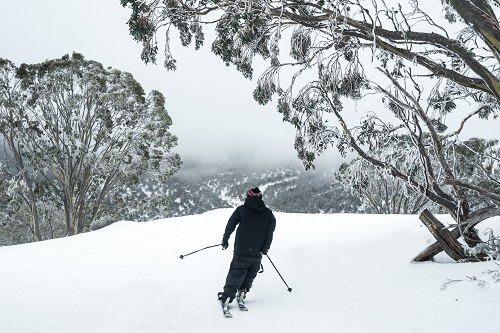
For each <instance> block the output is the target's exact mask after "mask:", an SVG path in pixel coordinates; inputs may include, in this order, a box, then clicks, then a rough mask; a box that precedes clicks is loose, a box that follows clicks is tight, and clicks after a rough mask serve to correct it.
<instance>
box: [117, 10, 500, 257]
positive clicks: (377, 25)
mask: <svg viewBox="0 0 500 333" xmlns="http://www.w3.org/2000/svg"><path fill="white" fill-rule="evenodd" d="M120 3H121V4H122V6H124V7H128V8H130V9H131V16H130V20H129V21H128V24H129V29H130V34H131V36H132V37H133V38H134V39H135V40H136V41H138V42H139V43H141V44H142V45H143V51H142V53H141V57H142V59H143V60H144V61H145V62H153V63H154V62H156V61H157V55H158V54H157V53H158V44H157V36H158V35H160V34H161V35H160V36H162V35H163V33H166V40H165V43H166V46H165V51H164V54H165V59H164V65H165V67H166V68H167V69H169V70H175V69H176V60H175V57H174V53H173V52H172V50H171V48H170V35H171V33H172V32H173V31H177V32H178V33H179V36H180V41H181V43H182V45H184V46H188V45H190V44H191V43H193V41H194V45H195V48H199V47H200V46H201V45H202V44H203V42H204V40H205V35H204V32H203V27H204V26H213V27H214V28H215V38H214V40H213V41H212V45H211V48H212V51H213V53H215V54H216V55H218V56H220V57H221V59H222V60H223V61H224V62H225V63H226V64H227V65H228V66H230V65H233V66H234V67H235V68H236V69H237V70H238V71H240V72H241V73H242V74H243V75H244V76H245V77H247V78H252V77H253V74H254V67H255V66H254V59H255V58H256V57H260V58H262V59H263V60H264V61H265V62H266V63H267V69H264V70H262V71H261V72H260V73H259V78H258V80H257V86H256V88H255V90H254V91H253V96H254V98H255V100H256V101H258V102H259V103H261V104H266V103H269V102H272V101H273V100H274V101H275V102H277V110H278V112H280V113H281V114H282V115H283V120H284V121H286V122H289V123H291V124H292V125H293V126H294V127H295V128H296V130H297V135H296V138H295V143H294V145H295V148H296V150H297V153H298V157H299V158H300V159H301V160H302V161H303V163H304V165H305V167H306V168H311V167H314V161H315V158H316V156H318V155H319V154H322V153H323V152H324V151H325V150H326V149H327V148H328V147H332V146H333V147H336V148H337V149H338V150H339V151H340V152H341V153H342V154H347V153H348V152H354V153H355V154H356V155H357V156H358V157H359V159H360V160H362V161H363V168H371V169H377V170H378V171H379V172H382V174H383V175H386V176H388V177H392V178H393V179H394V180H395V181H397V182H398V183H400V184H404V186H405V189H407V190H408V191H412V192H413V193H414V195H413V198H418V197H420V196H423V197H424V198H425V200H426V201H428V202H429V203H431V204H433V205H437V206H439V207H440V209H441V210H443V211H446V212H448V213H449V214H450V215H451V216H452V217H453V218H454V219H455V221H456V222H457V226H458V227H457V228H455V229H454V230H452V235H453V237H455V238H458V237H460V236H463V239H464V240H465V242H466V243H467V245H466V246H468V247H470V248H472V247H475V246H476V245H477V244H478V243H479V242H481V240H480V239H479V237H478V235H477V232H476V231H475V229H474V226H476V225H477V223H480V222H481V221H483V220H484V219H486V218H489V217H492V216H497V215H499V214H500V196H499V195H500V193H499V192H498V182H499V178H498V172H496V171H495V172H490V171H489V170H490V169H487V168H485V167H484V165H485V163H487V162H486V160H488V159H490V160H491V161H493V162H492V163H493V164H492V168H493V169H495V170H497V169H498V158H497V157H493V156H490V157H485V156H482V155H481V154H480V153H479V152H475V153H474V154H476V156H477V158H475V159H474V160H475V164H474V165H475V167H477V166H479V165H482V166H483V168H480V167H478V168H476V169H475V171H474V173H475V176H476V177H474V178H470V177H466V176H465V174H463V173H461V172H459V170H458V168H462V166H460V165H459V163H457V162H458V161H459V159H457V156H458V155H457V154H456V152H459V151H460V150H461V149H465V150H468V151H469V152H471V153H473V152H474V150H473V149H469V148H468V147H466V145H465V144H464V141H466V140H467V139H468V138H467V137H464V129H467V128H468V127H470V126H471V125H469V124H470V123H471V122H473V121H480V120H482V121H484V122H485V121H487V120H488V121H493V120H494V119H496V118H497V117H498V114H499V106H500V104H499V100H500V81H499V69H500V66H499V65H500V63H499V59H500V25H499V24H498V19H497V15H498V13H497V12H498V6H499V5H498V2H497V1H489V0H441V1H438V0H434V1H416V0H409V1H404V2H403V1H397V0H381V1H371V0H331V1H327V0H324V1H323V0H320V1H302V0H280V1H274V0H233V1H219V0H185V1H182V0H120ZM161 38H163V37H161ZM282 50H285V51H284V52H283V51H282ZM352 101H355V102H356V104H354V103H352ZM347 103H350V104H349V105H356V107H349V108H345V107H344V106H345V105H347ZM402 137H405V138H406V139H405V140H406V141H407V144H406V143H405V144H404V145H401V144H398V142H400V141H401V138H402ZM463 161H464V162H465V163H468V162H467V160H463ZM376 179H377V178H372V177H367V181H369V182H375V181H376ZM472 201H474V204H472ZM417 207H418V205H417ZM441 249H442V246H441V245H440V244H439V243H436V244H433V245H432V246H431V247H429V248H428V249H427V251H424V252H426V255H424V256H421V257H420V260H426V259H430V258H432V256H433V255H434V254H436V253H438V252H439V251H440V250H441Z"/></svg>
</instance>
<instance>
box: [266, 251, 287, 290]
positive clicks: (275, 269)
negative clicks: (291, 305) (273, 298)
mask: <svg viewBox="0 0 500 333" xmlns="http://www.w3.org/2000/svg"><path fill="white" fill-rule="evenodd" d="M266 257H267V259H269V261H270V262H271V265H273V267H274V269H275V270H276V272H278V275H279V276H280V278H281V280H283V283H285V286H286V287H287V288H288V289H287V290H288V291H289V292H292V288H290V287H289V286H288V284H286V282H285V279H283V277H282V276H281V273H280V271H278V269H277V268H276V266H275V265H274V263H273V261H272V260H271V258H270V257H269V255H267V254H266Z"/></svg>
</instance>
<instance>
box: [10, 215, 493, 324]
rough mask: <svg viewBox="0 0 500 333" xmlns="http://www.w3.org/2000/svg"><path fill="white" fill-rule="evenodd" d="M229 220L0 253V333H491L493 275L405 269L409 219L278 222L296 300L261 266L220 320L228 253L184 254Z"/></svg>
mask: <svg viewBox="0 0 500 333" xmlns="http://www.w3.org/2000/svg"><path fill="white" fill-rule="evenodd" d="M231 212H232V210H231V209H221V210H215V211H211V212H208V213H205V214H202V215H196V216H186V217H179V218H171V219H165V220H158V221H154V222H148V223H134V222H118V223H115V224H113V225H111V226H109V227H106V228H104V229H101V230H98V231H94V232H91V233H87V234H82V235H78V236H74V237H69V238H64V239H57V240H52V241H45V242H40V243H36V244H27V245H19V246H12V247H4V248H0V267H1V270H0V272H1V273H0V295H1V296H0V327H1V329H0V330H1V332H6V333H33V332H36V333H40V332H43V333H46V332H47V333H48V332H61V333H62V332H64V333H77V332H82V333H89V332H92V333H100V332H116V333H124V332H141V333H149V332H162V333H170V332H177V333H195V332H203V333H210V332H214V333H215V332H217V333H220V332H239V333H245V332H252V333H254V332H264V333H266V332H287V333H295V332H297V333H298V332H300V333H302V332H349V333H351V332H383V333H389V332H397V333H402V332H491V331H492V330H493V331H495V330H497V329H498V327H499V321H498V314H499V310H500V283H496V282H495V277H496V276H498V275H495V274H498V272H495V271H500V266H498V265H497V264H496V263H495V262H486V263H467V264H456V263H452V262H451V260H449V259H448V258H446V256H445V255H440V256H438V258H437V261H436V262H427V263H412V262H411V259H412V258H413V257H414V256H415V255H416V254H417V253H418V252H420V251H421V250H422V249H424V248H425V247H426V245H427V244H429V242H430V241H431V235H430V234H429V232H428V231H427V230H426V229H425V227H423V226H422V225H421V223H420V222H419V220H418V218H417V217H416V216H401V215H391V216H389V215H305V214H285V213H276V214H275V215H276V218H277V229H276V233H275V240H274V243H273V245H272V247H271V251H270V252H269V255H270V257H271V259H272V260H273V262H274V263H275V265H276V266H277V267H278V269H279V270H280V272H281V273H282V275H283V277H284V279H285V280H286V282H287V283H288V285H289V286H290V287H292V288H293V292H291V293H289V292H287V288H286V286H285V285H284V283H283V282H282V281H281V279H280V277H279V276H278V274H277V273H276V271H275V270H274V268H273V267H272V265H271V264H270V263H269V261H268V260H267V258H264V260H263V264H264V269H265V271H264V273H263V274H259V275H258V276H257V279H256V281H255V283H254V288H253V289H252V291H251V292H250V293H249V295H248V297H247V306H248V308H249V311H248V312H240V311H238V310H237V309H235V308H233V310H232V312H233V316H234V318H232V319H227V318H224V317H223V315H222V312H221V308H220V305H219V304H218V302H217V300H216V294H217V292H218V291H220V290H221V289H222V286H223V284H224V280H225V276H226V273H227V269H228V266H229V262H230V260H231V251H230V250H226V251H221V248H220V247H216V248H211V249H207V250H204V251H202V252H198V253H196V254H193V255H191V256H188V257H185V258H184V259H183V260H181V259H180V258H179V256H180V255H181V254H186V253H188V252H191V251H194V250H196V249H199V248H202V247H205V246H208V245H213V244H217V243H218V242H220V240H221V237H222V233H223V230H224V227H225V223H226V221H227V219H228V217H229V215H230V214H231ZM499 222H500V219H499V218H496V219H491V220H490V221H488V224H489V225H498V224H500V223H499ZM483 228H484V227H483ZM232 239H233V237H232V238H231V240H232ZM231 245H232V243H231ZM449 280H461V282H452V283H448V284H446V282H448V281H449ZM443 286H446V288H443Z"/></svg>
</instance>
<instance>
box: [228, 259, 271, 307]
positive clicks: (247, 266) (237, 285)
mask: <svg viewBox="0 0 500 333" xmlns="http://www.w3.org/2000/svg"><path fill="white" fill-rule="evenodd" d="M261 261H262V257H261V256H259V257H243V256H239V255H236V254H235V255H233V260H232V261H231V265H230V266H229V272H228V273H227V278H226V285H225V286H224V295H225V296H227V297H229V299H230V300H231V302H232V301H233V299H234V297H235V296H236V292H237V291H238V290H246V291H249V290H250V288H251V287H252V283H253V280H254V279H255V277H256V276H257V273H258V272H259V269H260V262H261Z"/></svg>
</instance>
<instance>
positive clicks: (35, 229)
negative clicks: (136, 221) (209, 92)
mask: <svg viewBox="0 0 500 333" xmlns="http://www.w3.org/2000/svg"><path fill="white" fill-rule="evenodd" d="M171 124H172V121H171V119H170V117H169V115H168V113H167V111H166V109H165V99H164V97H163V95H162V94H161V93H160V92H158V91H152V92H150V93H149V94H148V95H146V94H145V92H144V90H143V89H142V87H141V85H140V84H139V83H138V82H137V81H136V80H135V79H134V78H133V77H132V75H131V74H129V73H126V72H121V71H119V70H116V69H112V68H108V69H105V68H103V66H102V65H101V64H100V63H98V62H95V61H91V60H85V59H84V57H83V56H82V55H80V54H77V53H73V54H72V55H71V56H69V55H66V56H63V57H62V58H60V59H54V60H48V61H45V62H43V63H40V64H34V65H28V64H22V65H20V66H19V67H16V66H15V65H14V64H13V63H12V62H10V61H8V60H3V59H0V139H1V140H2V143H3V146H2V148H3V150H4V151H5V153H6V158H5V160H4V162H3V168H2V181H3V182H2V185H3V187H4V188H5V189H6V193H7V195H8V198H7V199H5V201H6V202H8V205H7V209H5V210H4V211H2V215H3V218H4V221H7V222H8V223H10V224H11V225H15V224H16V223H17V224H19V225H20V226H21V228H22V227H27V229H28V228H29V230H30V231H31V233H32V238H33V239H35V240H41V239H45V238H52V237H53V236H55V235H59V236H60V235H64V234H69V235H71V234H77V233H80V232H82V231H85V230H88V229H89V228H90V225H91V224H93V223H97V222H99V221H101V220H113V219H117V218H127V217H137V216H135V215H134V214H135V213H134V212H137V211H148V212H149V211H151V209H149V208H151V207H155V206H158V207H161V206H162V205H159V203H163V204H164V202H163V201H165V199H166V197H165V196H164V194H162V193H159V194H158V193H156V194H153V195H151V196H150V197H149V198H148V200H141V195H143V196H144V193H143V192H144V191H141V189H140V186H141V184H142V183H143V181H144V179H145V178H146V177H147V178H148V179H150V180H156V181H157V182H164V181H165V180H166V178H167V177H169V176H170V175H171V174H173V173H175V172H176V171H177V170H178V169H179V167H180V158H179V156H178V155H177V154H174V153H172V149H173V148H174V147H175V146H176V145H177V138H176V137H175V136H173V135H172V134H171V133H170V132H168V129H169V127H170V125H171ZM5 201H4V202H5ZM145 205H147V206H150V207H149V208H148V209H146V207H144V206H145ZM163 206H164V205H163ZM140 217H142V218H144V217H145V216H140ZM57 221H65V224H64V225H58V224H57Z"/></svg>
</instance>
